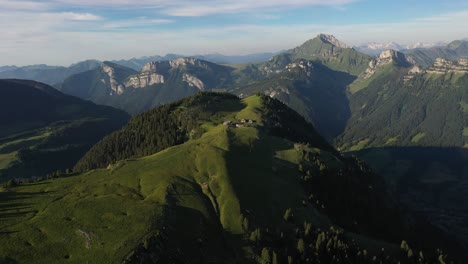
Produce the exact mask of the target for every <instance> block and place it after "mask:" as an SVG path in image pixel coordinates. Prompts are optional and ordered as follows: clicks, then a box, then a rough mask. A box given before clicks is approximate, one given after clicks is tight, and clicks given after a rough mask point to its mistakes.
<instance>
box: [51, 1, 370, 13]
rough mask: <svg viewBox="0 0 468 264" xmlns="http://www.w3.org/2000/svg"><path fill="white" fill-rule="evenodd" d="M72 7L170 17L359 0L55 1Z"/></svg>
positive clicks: (331, 4) (347, 2)
mask: <svg viewBox="0 0 468 264" xmlns="http://www.w3.org/2000/svg"><path fill="white" fill-rule="evenodd" d="M55 1H56V2H57V3H61V4H66V5H72V6H89V7H92V6H105V7H108V8H128V9H148V8H153V9H158V10H159V11H160V12H161V13H162V14H165V15H171V16H184V17H198V16H207V15H214V14H238V13H244V12H254V11H258V10H261V11H265V10H267V9H272V8H282V9H284V8H298V7H307V6H336V7H341V6H344V5H347V4H350V3H353V2H358V1H361V0H289V1H284V0H256V1H253V0H237V1H232V0H198V1H189V0H139V1H132V0H55Z"/></svg>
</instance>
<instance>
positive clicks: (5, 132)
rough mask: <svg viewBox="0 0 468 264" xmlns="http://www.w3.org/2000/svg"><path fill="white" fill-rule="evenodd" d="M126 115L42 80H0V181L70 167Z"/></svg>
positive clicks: (43, 173) (116, 126) (41, 174)
mask: <svg viewBox="0 0 468 264" xmlns="http://www.w3.org/2000/svg"><path fill="white" fill-rule="evenodd" d="M128 118H129V116H128V115H127V114H126V113H124V112H122V111H120V110H116V109H113V108H111V107H106V106H98V105H95V104H93V103H90V102H87V101H83V100H81V99H78V98H76V97H73V96H68V95H65V94H63V93H61V92H59V91H57V90H55V89H54V88H52V87H50V86H48V85H45V84H42V83H38V82H33V81H24V80H0V175H1V181H4V180H5V179H8V178H13V177H16V178H30V177H39V176H45V174H47V173H51V172H55V171H56V170H65V169H66V168H71V167H72V166H73V165H74V164H75V163H76V162H77V161H78V159H79V158H80V157H81V156H82V155H83V154H84V153H85V152H86V151H87V150H88V149H89V148H90V147H91V146H92V145H93V144H94V143H96V142H97V141H98V140H100V139H101V138H102V137H103V136H104V135H106V134H107V133H110V132H112V131H113V130H115V129H118V128H120V127H121V126H122V125H123V124H124V123H125V122H126V121H127V120H128Z"/></svg>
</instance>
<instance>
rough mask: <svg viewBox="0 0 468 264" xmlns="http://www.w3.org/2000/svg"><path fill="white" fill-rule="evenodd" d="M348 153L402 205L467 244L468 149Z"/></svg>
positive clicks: (374, 150) (400, 148)
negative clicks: (381, 180) (384, 183)
mask: <svg viewBox="0 0 468 264" xmlns="http://www.w3.org/2000/svg"><path fill="white" fill-rule="evenodd" d="M348 154H353V155H357V156H358V157H360V158H362V159H364V160H365V161H367V162H368V163H369V164H370V165H371V167H372V168H373V169H374V170H375V171H376V172H377V173H379V174H381V175H382V176H383V177H384V178H385V179H386V181H387V183H388V185H389V186H390V187H391V189H392V191H393V192H394V193H395V194H396V196H397V197H398V198H399V200H400V202H401V203H402V204H404V205H405V206H407V207H408V208H409V209H411V210H412V211H415V212H417V213H419V214H420V215H422V216H424V217H426V218H427V219H428V220H429V221H430V222H431V223H433V224H435V225H436V226H437V227H439V228H440V229H442V230H443V231H445V232H447V233H448V234H450V235H451V236H453V237H457V238H458V239H461V240H462V241H463V243H464V244H465V245H468V203H467V202H466V201H468V149H465V148H451V147H450V148H449V147H446V148H444V147H388V148H372V149H364V150H361V151H356V152H349V153H348Z"/></svg>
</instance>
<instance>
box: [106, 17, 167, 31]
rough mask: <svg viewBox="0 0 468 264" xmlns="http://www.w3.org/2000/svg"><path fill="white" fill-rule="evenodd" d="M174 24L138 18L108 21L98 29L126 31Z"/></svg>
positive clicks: (164, 20) (162, 20)
mask: <svg viewBox="0 0 468 264" xmlns="http://www.w3.org/2000/svg"><path fill="white" fill-rule="evenodd" d="M170 23H174V20H171V19H150V18H147V17H139V18H135V19H126V20H119V21H110V22H107V23H103V24H102V25H101V26H100V27H99V28H101V29H103V30H106V29H126V28H136V27H147V26H157V25H165V24H170Z"/></svg>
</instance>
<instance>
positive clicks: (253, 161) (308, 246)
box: [0, 93, 444, 263]
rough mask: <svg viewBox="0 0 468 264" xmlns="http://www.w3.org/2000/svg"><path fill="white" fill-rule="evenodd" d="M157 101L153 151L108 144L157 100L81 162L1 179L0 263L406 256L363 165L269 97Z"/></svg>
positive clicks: (147, 116)
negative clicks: (39, 176)
mask: <svg viewBox="0 0 468 264" xmlns="http://www.w3.org/2000/svg"><path fill="white" fill-rule="evenodd" d="M167 107H168V108H167V109H169V110H170V111H169V112H170V113H172V116H171V117H169V118H168V119H167V120H165V121H161V122H162V123H158V124H159V125H163V124H178V125H176V126H166V127H165V129H166V133H167V134H171V133H173V131H179V133H181V134H180V135H181V137H180V138H179V139H180V140H174V141H170V139H167V142H159V143H158V142H155V143H154V144H153V145H151V146H148V148H147V149H146V150H145V151H150V149H152V148H153V149H154V150H155V151H154V152H153V153H155V152H157V153H155V154H151V155H147V153H146V152H145V151H142V152H137V151H135V150H132V149H131V148H120V147H118V145H119V144H123V143H127V145H128V144H136V143H137V142H143V141H144V139H142V138H140V136H141V135H144V134H145V133H142V131H147V132H146V135H147V136H148V137H149V135H150V134H153V133H156V134H158V133H159V132H158V127H159V126H153V127H148V126H147V125H145V124H151V123H152V122H149V123H145V122H148V120H151V119H152V118H155V116H157V115H158V113H161V111H162V112H164V111H165V110H164V109H163V108H160V109H159V110H154V111H153V110H152V111H153V112H151V111H150V112H147V113H144V114H142V115H140V116H137V117H135V118H134V119H132V121H130V123H129V124H128V125H127V126H126V127H124V128H122V130H120V131H118V132H115V133H113V134H111V135H109V136H107V137H106V138H104V139H103V140H102V141H101V142H100V143H98V144H97V145H96V146H95V147H93V148H92V149H91V150H90V152H89V153H88V154H87V155H85V157H84V158H83V159H82V160H81V161H80V162H79V164H81V165H80V166H81V167H80V168H81V169H82V170H85V169H84V168H86V170H87V169H91V170H90V171H87V172H83V173H81V174H78V173H75V174H67V175H61V177H59V178H56V179H52V180H46V181H41V182H37V183H32V184H26V185H20V186H13V185H14V184H10V185H9V186H8V185H6V186H5V187H4V188H3V189H1V191H0V233H1V236H0V263H1V262H2V261H3V262H5V263H67V262H70V263H122V262H123V263H246V262H247V263H250V262H252V263H256V262H261V263H274V262H272V261H276V263H287V262H288V261H293V262H294V263H303V262H304V263H305V262H306V259H309V260H312V261H321V263H322V262H323V263H329V262H330V261H331V260H332V259H338V260H336V261H337V262H336V263H365V262H366V261H371V259H372V258H373V257H374V256H375V258H376V259H381V260H384V259H387V257H388V259H397V258H399V257H400V255H399V254H401V252H404V258H405V259H407V258H409V259H411V257H410V256H409V255H408V254H409V253H407V252H409V250H411V249H410V247H409V246H408V245H406V244H405V245H406V246H403V247H402V249H400V242H401V240H403V239H407V240H410V241H414V245H419V246H421V247H425V246H427V245H425V244H424V243H420V242H421V241H418V240H417V239H415V236H414V234H413V231H410V230H412V229H411V226H410V225H409V224H408V223H405V221H403V219H404V216H403V214H401V213H400V212H399V210H398V209H397V208H396V204H395V203H394V202H393V201H392V199H391V198H390V196H389V195H388V194H387V193H386V191H385V186H384V184H383V181H382V180H381V179H380V178H379V177H377V175H375V174H373V173H372V172H371V171H370V170H369V169H368V168H367V167H366V165H365V164H363V163H361V162H359V161H356V160H355V159H353V158H344V157H342V156H340V155H339V154H338V153H337V152H336V151H335V150H334V149H333V148H332V147H331V146H330V145H328V143H326V141H325V140H324V139H322V138H321V137H320V136H319V135H318V134H317V133H316V131H315V130H314V128H313V127H312V125H310V124H308V123H306V122H305V121H304V119H303V118H302V117H300V116H299V115H298V114H297V113H295V112H294V111H292V110H290V109H289V108H287V107H286V106H285V105H283V104H282V103H280V102H279V101H277V100H274V99H271V98H269V97H265V96H257V95H255V96H251V97H248V98H246V99H243V100H240V99H238V98H237V97H235V96H232V95H228V94H216V93H201V94H197V95H196V96H194V97H191V98H188V99H184V100H181V101H178V102H176V103H173V104H171V105H169V106H167ZM167 109H166V110H167ZM151 113H153V115H155V116H153V115H152V114H151ZM182 116H184V117H187V116H192V117H193V119H192V120H189V121H187V122H181V123H177V122H175V121H174V120H179V121H181V120H180V118H181V117H182ZM145 120H146V121H145ZM155 120H157V119H155ZM171 120H172V121H171ZM173 121H174V122H173ZM225 121H231V122H232V123H231V124H229V125H227V124H223V123H224V122H225ZM243 121H245V122H243ZM182 124H184V125H185V126H184V127H183V126H179V125H182ZM130 133H132V135H134V136H133V137H131V136H129V137H126V135H129V134H130ZM174 133H175V132H174ZM185 133H187V134H186V135H185V137H182V135H184V134H185ZM139 135H140V136H139ZM121 139H126V141H125V142H120V141H119V140H121ZM160 139H161V138H160ZM161 140H162V139H161ZM150 141H151V138H150ZM163 141H164V140H163ZM165 144H166V145H165ZM114 145H115V146H114ZM167 145H171V146H169V147H167ZM112 146H114V147H112ZM142 146H145V144H143V145H142ZM163 146H164V147H163ZM160 148H164V149H163V150H160ZM106 153H116V154H115V155H116V157H117V156H118V157H119V158H118V159H120V160H116V161H111V162H109V163H107V164H106V162H107V160H106V159H100V157H101V156H105V155H106ZM93 159H97V160H99V162H92V161H93ZM116 159H117V158H116ZM358 206H359V209H355V208H357V207H358ZM332 226H334V227H332ZM343 228H344V229H343ZM428 230H429V229H428ZM428 233H430V232H429V231H428ZM384 241H386V242H384ZM437 242H440V243H443V242H444V241H442V240H441V241H437ZM410 245H411V244H410ZM381 248H385V249H386V250H387V251H385V253H383V252H382V251H381ZM364 249H366V250H364ZM415 250H416V249H415ZM415 252H416V251H415ZM434 252H435V251H430V250H429V251H428V254H427V258H428V259H430V258H433V259H437V258H438V257H439V253H434ZM405 254H406V255H405ZM407 255H408V256H407ZM345 256H346V257H345ZM2 258H3V259H2ZM339 259H341V260H339ZM345 259H346V261H347V262H341V261H345ZM268 260H269V261H270V262H268ZM390 263H392V262H390Z"/></svg>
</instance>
